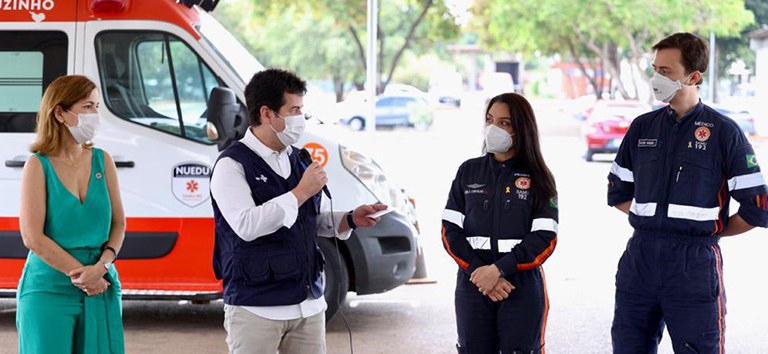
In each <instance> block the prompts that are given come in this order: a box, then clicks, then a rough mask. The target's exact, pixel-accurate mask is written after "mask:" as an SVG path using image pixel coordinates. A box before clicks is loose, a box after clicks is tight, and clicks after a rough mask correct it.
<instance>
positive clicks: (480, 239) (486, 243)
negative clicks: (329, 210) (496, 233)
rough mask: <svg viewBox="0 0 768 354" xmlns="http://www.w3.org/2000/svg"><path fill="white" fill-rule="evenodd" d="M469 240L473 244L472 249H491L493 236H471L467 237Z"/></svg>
mask: <svg viewBox="0 0 768 354" xmlns="http://www.w3.org/2000/svg"><path fill="white" fill-rule="evenodd" d="M467 242H469V245H470V246H472V249H476V250H490V249H491V238H490V237H486V236H470V237H467Z"/></svg>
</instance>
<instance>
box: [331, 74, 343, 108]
mask: <svg viewBox="0 0 768 354" xmlns="http://www.w3.org/2000/svg"><path fill="white" fill-rule="evenodd" d="M333 92H334V93H335V94H336V102H341V101H342V100H343V99H344V79H342V77H341V75H338V74H334V75H333Z"/></svg>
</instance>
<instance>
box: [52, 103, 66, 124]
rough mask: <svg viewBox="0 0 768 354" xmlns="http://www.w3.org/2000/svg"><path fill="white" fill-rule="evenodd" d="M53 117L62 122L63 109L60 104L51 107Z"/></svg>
mask: <svg viewBox="0 0 768 354" xmlns="http://www.w3.org/2000/svg"><path fill="white" fill-rule="evenodd" d="M53 118H55V119H56V121H57V122H59V123H64V109H63V108H61V106H59V105H56V107H53Z"/></svg>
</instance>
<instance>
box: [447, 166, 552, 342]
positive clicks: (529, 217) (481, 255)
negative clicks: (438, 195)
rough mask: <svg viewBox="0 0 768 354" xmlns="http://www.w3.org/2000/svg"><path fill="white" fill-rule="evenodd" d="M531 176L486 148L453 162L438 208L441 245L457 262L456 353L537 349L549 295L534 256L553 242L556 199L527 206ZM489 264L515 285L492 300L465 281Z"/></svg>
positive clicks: (542, 255)
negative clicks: (506, 294) (447, 187)
mask: <svg viewBox="0 0 768 354" xmlns="http://www.w3.org/2000/svg"><path fill="white" fill-rule="evenodd" d="M536 182H537V181H535V180H532V179H531V175H530V172H529V170H528V168H527V167H526V166H523V165H522V164H520V163H519V162H518V161H516V160H515V159H511V160H508V161H504V162H497V161H496V160H495V159H494V157H493V155H492V154H487V155H485V156H483V157H479V158H475V159H470V160H468V161H466V162H464V164H462V165H461V167H460V168H459V171H458V173H457V175H456V179H455V180H454V181H453V184H452V186H451V191H450V194H449V196H448V203H447V205H446V207H445V210H444V212H443V228H442V232H443V246H444V247H445V249H446V251H448V254H449V255H450V256H451V257H452V258H453V259H454V260H455V261H456V263H457V264H458V265H459V271H458V274H457V279H456V293H455V306H456V321H457V328H458V337H459V342H458V345H457V347H458V350H459V352H460V353H498V352H499V351H501V352H502V353H540V352H541V351H542V350H543V348H544V328H545V327H546V318H547V312H548V310H549V300H548V298H547V290H546V283H545V280H544V273H543V272H542V270H541V264H542V263H544V261H545V260H546V259H547V258H548V257H549V256H550V255H551V254H552V252H553V251H554V249H555V245H556V244H557V226H558V210H557V199H556V198H555V197H554V196H553V197H552V198H551V199H549V200H544V201H541V203H540V204H541V206H540V207H539V208H538V209H535V208H534V194H533V193H532V191H533V189H535V188H536ZM490 264H496V266H497V267H498V268H499V270H500V271H501V272H502V274H503V276H504V277H505V278H506V279H507V280H508V281H509V282H510V283H512V285H513V286H515V289H514V290H512V292H511V293H510V294H509V297H508V298H507V299H505V300H502V301H499V302H493V301H492V300H491V299H490V298H489V297H488V296H485V295H483V294H482V293H481V292H479V291H478V288H477V286H475V285H474V284H473V283H472V282H470V280H469V277H470V275H471V274H472V272H473V271H474V270H475V269H477V268H478V267H480V266H484V265H490Z"/></svg>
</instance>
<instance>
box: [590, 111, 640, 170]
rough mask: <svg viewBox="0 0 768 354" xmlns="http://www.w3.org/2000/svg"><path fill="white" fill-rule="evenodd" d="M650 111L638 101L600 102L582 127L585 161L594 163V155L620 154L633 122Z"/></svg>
mask: <svg viewBox="0 0 768 354" xmlns="http://www.w3.org/2000/svg"><path fill="white" fill-rule="evenodd" d="M650 110H651V107H650V106H649V105H647V104H645V103H642V102H638V101H598V102H597V103H596V104H595V107H594V108H593V109H592V111H591V113H590V115H589V117H587V119H586V120H585V121H584V126H583V127H582V134H583V135H584V140H585V142H586V143H587V152H586V154H585V155H584V159H585V160H587V161H592V160H593V155H594V154H601V153H607V154H613V153H616V152H618V151H619V145H621V141H622V139H624V134H626V133H627V129H629V124H630V123H632V120H633V119H635V118H636V117H637V116H639V115H641V114H643V113H646V112H649V111H650Z"/></svg>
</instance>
